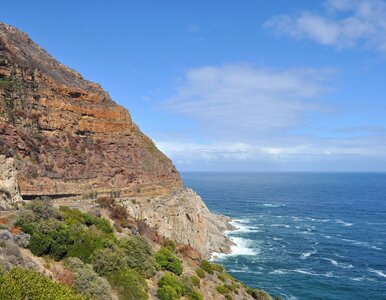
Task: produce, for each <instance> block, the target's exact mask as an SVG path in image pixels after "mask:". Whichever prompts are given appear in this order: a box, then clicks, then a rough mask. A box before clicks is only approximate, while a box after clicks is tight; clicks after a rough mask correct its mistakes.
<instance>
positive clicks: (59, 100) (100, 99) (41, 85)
mask: <svg viewBox="0 0 386 300" xmlns="http://www.w3.org/2000/svg"><path fill="white" fill-rule="evenodd" d="M0 137H1V139H0V154H3V155H6V156H8V157H10V156H11V157H14V158H15V162H16V167H17V169H18V170H19V173H18V182H19V187H20V193H21V195H22V196H23V197H26V198H28V197H31V198H32V197H33V196H37V195H51V196H56V197H58V196H69V195H81V194H84V193H85V192H89V193H98V192H99V193H113V194H114V195H115V196H118V195H124V194H132V193H134V192H142V193H149V194H165V193H169V192H171V191H173V190H175V189H179V188H181V186H182V182H181V180H180V177H179V174H178V172H177V171H176V169H175V167H174V166H173V164H172V162H171V161H170V160H169V159H168V158H167V157H166V156H165V155H164V154H163V153H161V152H160V151H159V150H158V149H157V148H156V146H155V145H154V143H153V142H152V141H151V139H149V138H148V137H147V136H145V135H144V134H143V133H142V132H141V131H140V130H139V129H138V127H137V126H136V125H135V124H134V123H133V122H132V120H131V117H130V114H129V112H128V111H127V110H126V109H125V108H123V107H121V106H119V105H117V104H116V103H114V102H113V101H112V100H111V99H110V97H109V95H108V94H107V92H105V91H104V90H103V89H102V88H101V87H100V85H98V84H95V83H92V82H89V81H87V80H85V79H83V78H82V76H81V75H79V74H78V73H77V72H75V71H73V70H71V69H69V68H67V67H65V66H64V65H62V64H60V63H59V62H57V61H56V60H55V59H54V58H53V57H51V56H50V55H49V54H48V53H47V52H46V51H44V50H43V49H42V48H40V47H39V46H38V45H36V44H35V43H34V42H33V41H32V40H31V39H30V38H29V37H28V36H27V35H26V34H24V33H22V32H20V31H19V30H17V29H15V28H13V27H11V26H8V25H5V24H2V23H0Z"/></svg>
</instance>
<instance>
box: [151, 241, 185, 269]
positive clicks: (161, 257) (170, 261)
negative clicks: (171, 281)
mask: <svg viewBox="0 0 386 300" xmlns="http://www.w3.org/2000/svg"><path fill="white" fill-rule="evenodd" d="M155 259H156V261H157V263H158V264H159V265H160V266H161V268H162V269H164V270H167V271H170V272H173V273H174V274H177V275H181V274H182V271H183V268H182V264H181V261H180V260H179V259H178V258H177V256H175V255H174V254H173V253H172V252H171V251H170V250H169V249H167V248H165V247H163V248H161V249H160V250H159V251H158V252H157V253H156V255H155Z"/></svg>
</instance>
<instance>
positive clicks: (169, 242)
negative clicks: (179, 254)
mask: <svg viewBox="0 0 386 300" xmlns="http://www.w3.org/2000/svg"><path fill="white" fill-rule="evenodd" d="M164 247H165V248H166V249H169V250H170V251H171V252H173V253H174V252H175V251H176V244H175V243H174V242H173V241H172V240H166V241H165V242H164Z"/></svg>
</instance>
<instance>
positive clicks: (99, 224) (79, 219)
mask: <svg viewBox="0 0 386 300" xmlns="http://www.w3.org/2000/svg"><path fill="white" fill-rule="evenodd" d="M59 210H60V212H61V213H62V214H63V217H64V220H65V222H66V223H67V224H69V225H74V224H84V225H86V226H87V227H90V226H92V225H94V226H95V227H96V228H97V229H98V230H100V231H102V232H104V233H112V232H113V231H114V230H113V227H112V226H111V225H110V223H109V222H108V221H107V220H106V219H104V218H101V217H97V216H93V215H91V214H88V213H83V212H81V211H80V210H78V209H71V208H69V207H65V206H62V207H60V209H59Z"/></svg>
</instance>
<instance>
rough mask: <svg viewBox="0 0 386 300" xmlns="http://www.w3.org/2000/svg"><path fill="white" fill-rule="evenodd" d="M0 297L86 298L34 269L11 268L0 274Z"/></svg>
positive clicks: (20, 299)
mask: <svg viewBox="0 0 386 300" xmlns="http://www.w3.org/2000/svg"><path fill="white" fill-rule="evenodd" d="M0 299H2V300H24V299H28V300H45V299H55V300H68V299H71V300H86V299H87V298H86V297H84V296H81V295H79V294H77V293H76V292H75V291H73V290H72V289H70V288H68V287H65V286H62V285H60V284H58V283H56V282H54V281H53V280H51V279H49V278H48V277H45V276H44V275H41V274H40V273H38V272H36V271H33V270H30V269H23V268H13V269H11V270H10V271H9V272H7V273H1V274H0Z"/></svg>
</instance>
